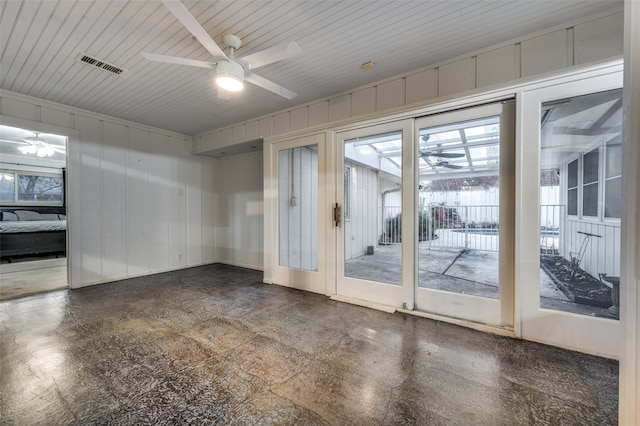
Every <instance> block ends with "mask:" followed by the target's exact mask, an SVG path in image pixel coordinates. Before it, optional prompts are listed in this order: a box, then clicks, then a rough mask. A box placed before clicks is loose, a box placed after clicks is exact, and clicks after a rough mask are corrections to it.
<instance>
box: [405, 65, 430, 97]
mask: <svg viewBox="0 0 640 426" xmlns="http://www.w3.org/2000/svg"><path fill="white" fill-rule="evenodd" d="M405 91H406V94H405V98H406V100H407V104H413V103H416V102H420V101H426V100H428V99H433V98H435V97H436V82H435V70H433V69H429V70H425V71H421V72H418V73H415V74H411V75H408V76H407V77H406V79H405Z"/></svg>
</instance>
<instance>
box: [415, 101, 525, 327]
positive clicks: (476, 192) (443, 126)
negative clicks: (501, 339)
mask: <svg viewBox="0 0 640 426" xmlns="http://www.w3.org/2000/svg"><path fill="white" fill-rule="evenodd" d="M513 104H514V103H513V102H503V103H496V104H492V105H485V106H479V107H474V108H469V109H465V110H460V111H455V112H450V113H445V114H439V115H435V116H430V117H424V118H421V119H419V120H417V121H416V126H417V138H418V140H417V142H416V151H417V161H416V163H417V177H418V185H416V186H417V191H416V192H417V194H416V200H417V208H416V214H417V219H418V220H417V223H418V228H417V237H418V238H417V240H418V242H417V262H418V265H417V269H418V274H417V276H418V283H417V288H416V296H415V301H416V308H417V309H418V310H421V311H426V312H429V313H433V314H438V315H444V316H447V317H454V318H460V319H465V320H470V321H474V322H478V323H482V324H487V325H492V326H499V327H511V326H512V325H513V244H514V237H513V235H514V232H513V230H514V218H515V213H514V207H513V206H514V204H513V203H514V201H513V200H514V192H513V190H514V185H515V183H514V121H515V120H514V105H513Z"/></svg>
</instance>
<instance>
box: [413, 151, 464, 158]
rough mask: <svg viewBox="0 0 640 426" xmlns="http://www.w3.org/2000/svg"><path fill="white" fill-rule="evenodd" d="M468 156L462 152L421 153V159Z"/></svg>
mask: <svg viewBox="0 0 640 426" xmlns="http://www.w3.org/2000/svg"><path fill="white" fill-rule="evenodd" d="M465 155H466V154H464V153H462V152H421V153H420V156H421V157H439V158H462V157H464V156H465Z"/></svg>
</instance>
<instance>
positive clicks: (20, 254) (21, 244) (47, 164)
mask: <svg viewBox="0 0 640 426" xmlns="http://www.w3.org/2000/svg"><path fill="white" fill-rule="evenodd" d="M67 143H68V138H67V136H64V135H60V134H56V133H50V132H48V131H47V129H44V128H42V125H41V124H40V123H38V125H35V124H34V126H20V127H18V126H9V125H6V124H4V123H3V124H2V125H0V283H1V284H0V301H1V300H9V299H15V298H18V297H23V296H27V295H32V294H38V293H43V292H47V291H53V290H59V289H64V288H67V287H68V276H67V270H68V265H67V253H66V249H67V232H66V229H67V226H66V204H67V203H66V189H65V183H66V167H67Z"/></svg>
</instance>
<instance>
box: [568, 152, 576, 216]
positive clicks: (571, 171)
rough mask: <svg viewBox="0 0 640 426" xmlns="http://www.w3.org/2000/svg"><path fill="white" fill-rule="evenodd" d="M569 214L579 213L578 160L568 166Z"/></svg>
mask: <svg viewBox="0 0 640 426" xmlns="http://www.w3.org/2000/svg"><path fill="white" fill-rule="evenodd" d="M567 214H569V215H570V216H577V215H578V160H577V159H575V160H573V161H572V162H570V163H569V165H568V166H567Z"/></svg>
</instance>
